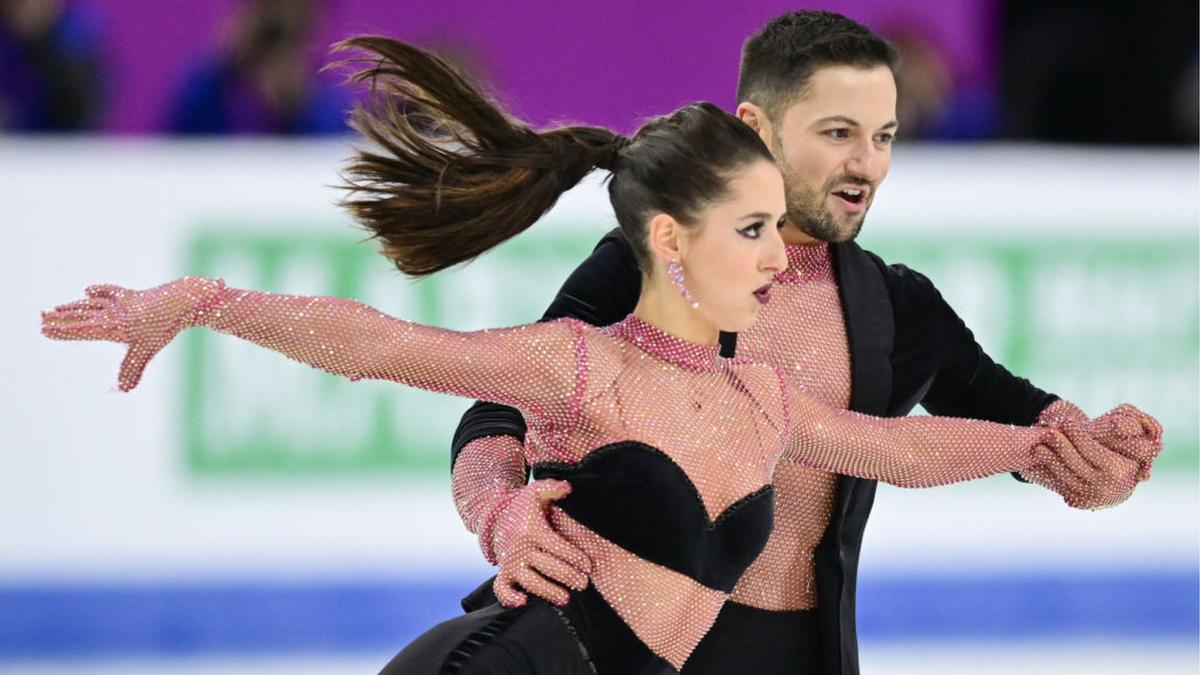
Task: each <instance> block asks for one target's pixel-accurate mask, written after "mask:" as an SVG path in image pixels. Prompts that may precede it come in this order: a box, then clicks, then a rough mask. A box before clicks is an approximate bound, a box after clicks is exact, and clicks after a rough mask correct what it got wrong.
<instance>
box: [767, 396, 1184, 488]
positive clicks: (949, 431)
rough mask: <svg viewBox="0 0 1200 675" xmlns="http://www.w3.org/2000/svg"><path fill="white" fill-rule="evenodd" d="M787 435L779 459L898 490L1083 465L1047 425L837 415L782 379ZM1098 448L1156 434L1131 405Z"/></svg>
mask: <svg viewBox="0 0 1200 675" xmlns="http://www.w3.org/2000/svg"><path fill="white" fill-rule="evenodd" d="M781 381H782V382H783V388H784V395H785V400H786V402H787V410H786V412H785V418H786V419H787V420H788V422H787V424H788V429H789V436H788V441H787V443H786V447H785V449H784V454H783V457H784V459H786V460H789V461H794V462H797V463H799V464H803V465H805V466H810V467H812V468H815V469H821V470H824V471H833V472H835V473H842V474H847V475H851V476H858V477H860V478H872V479H876V480H881V481H884V482H885V483H890V484H892V485H897V486H900V487H914V488H916V487H934V486H937V485H948V484H950V483H957V482H960V481H965V480H972V479H975V478H983V477H984V476H990V475H992V474H998V473H1007V472H1011V471H1023V470H1027V469H1035V468H1038V467H1042V466H1045V465H1046V464H1048V463H1050V462H1056V461H1065V462H1067V463H1077V462H1082V461H1084V460H1083V459H1082V458H1080V457H1079V456H1078V451H1077V450H1075V448H1074V446H1073V445H1072V444H1071V443H1070V442H1066V439H1065V438H1064V437H1063V436H1062V435H1061V434H1060V433H1059V432H1058V431H1056V430H1055V429H1053V428H1049V427H1047V426H1030V427H1025V426H1013V425H1008V424H997V423H994V422H984V421H980V420H969V419H959V418H953V417H924V416H922V417H898V418H879V417H872V416H870V415H863V414H861V413H856V412H851V411H848V410H838V409H836V408H832V407H829V406H827V405H825V404H824V403H822V402H820V401H818V400H816V399H813V398H810V397H808V396H806V395H804V392H803V391H802V390H801V389H800V388H799V387H798V386H796V385H794V384H792V383H791V382H790V381H789V380H788V379H786V378H785V377H782V376H781ZM1103 417H1104V418H1105V420H1104V422H1103V423H1101V424H1098V425H1097V428H1098V429H1101V428H1102V429H1108V430H1110V431H1106V432H1105V434H1107V435H1104V437H1103V438H1102V439H1101V442H1105V443H1107V444H1111V445H1119V444H1120V443H1121V442H1124V441H1123V440H1122V439H1125V438H1126V437H1127V436H1128V437H1130V438H1132V437H1135V436H1136V437H1138V438H1142V437H1144V440H1145V442H1146V443H1150V444H1157V443H1159V442H1160V441H1159V438H1160V435H1159V433H1158V432H1157V430H1155V429H1154V428H1153V427H1152V426H1150V425H1147V424H1144V423H1143V419H1144V418H1146V416H1145V415H1144V413H1141V412H1140V411H1138V410H1137V409H1136V408H1133V406H1123V407H1121V408H1118V409H1115V410H1113V411H1110V412H1109V413H1107V414H1106V415H1105V416H1103Z"/></svg>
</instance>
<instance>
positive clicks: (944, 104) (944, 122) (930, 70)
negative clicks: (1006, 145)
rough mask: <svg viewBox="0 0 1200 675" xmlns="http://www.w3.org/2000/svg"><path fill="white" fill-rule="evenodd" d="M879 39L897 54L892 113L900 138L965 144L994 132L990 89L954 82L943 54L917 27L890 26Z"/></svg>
mask: <svg viewBox="0 0 1200 675" xmlns="http://www.w3.org/2000/svg"><path fill="white" fill-rule="evenodd" d="M884 35H886V36H887V38H888V39H889V40H891V41H892V43H893V44H894V45H896V48H897V49H898V50H900V57H901V61H900V69H899V71H898V72H897V73H896V90H897V96H898V98H897V100H896V115H897V119H898V120H899V122H900V134H901V136H902V137H904V138H921V139H933V140H964V139H978V138H988V137H990V136H993V135H994V134H995V132H996V126H997V125H996V118H997V114H996V108H997V105H996V96H995V94H994V93H993V92H992V90H991V89H990V88H985V87H978V86H969V85H968V84H966V83H964V82H959V81H956V78H955V73H954V69H953V68H952V67H951V66H950V64H949V61H948V59H947V57H946V54H945V51H944V50H943V49H941V48H940V47H939V46H938V44H937V42H936V41H935V40H934V39H933V38H931V37H930V36H929V35H928V34H927V33H925V32H924V31H922V30H921V29H920V28H917V27H913V26H904V27H893V28H892V29H890V30H885V31H884Z"/></svg>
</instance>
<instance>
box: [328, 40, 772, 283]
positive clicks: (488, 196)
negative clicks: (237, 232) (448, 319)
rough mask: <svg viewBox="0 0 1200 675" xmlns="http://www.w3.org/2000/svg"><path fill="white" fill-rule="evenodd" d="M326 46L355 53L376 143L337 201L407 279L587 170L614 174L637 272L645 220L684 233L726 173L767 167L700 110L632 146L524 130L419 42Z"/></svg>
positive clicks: (551, 196)
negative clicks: (666, 219) (659, 217)
mask: <svg viewBox="0 0 1200 675" xmlns="http://www.w3.org/2000/svg"><path fill="white" fill-rule="evenodd" d="M337 48H338V49H356V50H361V51H362V52H365V53H366V55H364V56H362V57H359V58H357V59H353V60H351V61H349V62H348V63H359V64H366V67H364V68H362V69H361V70H359V71H358V72H356V73H355V74H354V75H353V76H352V80H353V81H354V82H366V83H369V84H370V85H371V94H370V96H369V97H368V99H367V102H366V103H364V104H361V105H359V106H358V107H357V108H356V109H355V110H354V112H353V113H352V116H351V121H350V124H351V126H352V127H353V128H354V129H355V130H356V131H358V132H359V133H360V134H362V136H363V137H365V138H366V139H368V140H370V141H371V142H372V143H373V144H374V146H375V147H374V148H359V149H357V150H356V153H355V156H354V157H353V158H352V159H351V160H350V162H349V163H348V165H347V166H346V169H345V172H344V178H345V180H346V183H347V185H346V188H347V189H348V190H349V196H348V197H347V198H346V199H345V200H344V202H343V204H344V205H345V206H346V207H347V208H348V209H349V210H350V212H351V213H352V214H353V215H354V217H355V218H356V220H357V221H358V222H359V223H361V224H362V225H363V227H365V228H366V229H367V230H368V231H369V232H371V234H372V236H373V237H374V238H376V239H378V240H380V242H381V243H382V246H383V254H384V255H386V256H387V257H388V258H390V259H391V260H392V261H393V262H394V263H395V264H396V267H397V268H399V269H400V270H401V271H402V272H405V273H406V274H410V275H414V276H421V275H427V274H432V273H434V272H437V271H439V270H442V269H445V268H447V267H450V266H452V265H455V264H458V263H461V262H465V261H468V260H471V259H473V258H475V257H476V256H478V255H479V254H481V253H483V252H485V251H487V250H489V249H491V248H493V247H495V246H497V245H498V244H500V243H501V242H503V241H505V240H507V239H509V238H511V237H513V236H515V235H516V234H518V233H520V232H522V231H523V230H525V229H526V228H527V227H529V226H530V225H532V224H533V223H534V222H536V221H537V220H538V219H539V218H541V217H542V216H543V215H545V213H546V212H547V211H549V210H550V208H551V207H553V206H554V204H555V202H556V201H557V200H558V198H559V196H561V195H562V193H564V192H566V191H567V190H569V189H571V188H572V187H574V186H575V185H576V184H578V183H579V181H581V180H582V179H583V177H584V176H586V175H587V174H588V173H590V172H591V171H592V170H593V169H596V168H602V169H607V170H609V171H611V172H612V177H611V180H610V181H609V185H608V189H609V196H610V198H611V200H612V202H613V209H614V211H615V212H616V216H617V221H618V223H620V225H621V229H622V230H623V231H624V232H625V235H626V237H627V238H628V239H629V241H630V243H631V244H632V245H633V249H634V251H635V253H636V254H637V256H638V259H639V263H641V264H642V267H643V270H648V269H650V268H649V266H648V263H649V254H648V251H647V250H646V243H645V222H646V221H647V220H648V219H649V217H651V216H652V215H653V214H654V213H659V212H661V213H668V214H670V215H672V216H673V217H675V218H676V219H677V220H679V221H680V222H683V223H684V224H689V223H691V222H692V221H693V220H694V219H695V217H696V216H698V214H699V210H700V209H701V208H702V207H703V206H704V205H705V204H707V203H709V202H711V201H714V200H717V199H720V198H721V197H722V196H724V195H725V194H726V192H727V190H728V173H729V172H730V171H732V170H733V169H736V168H737V167H739V166H741V165H743V164H745V163H748V162H750V161H752V160H755V159H766V160H768V161H771V154H770V152H769V151H768V150H767V148H766V146H765V145H763V143H762V141H761V140H760V139H759V138H758V136H757V135H756V134H755V133H754V132H753V131H752V130H751V129H750V128H749V127H748V126H746V125H744V124H742V123H741V122H740V121H738V120H737V119H736V118H734V117H733V116H731V115H729V114H728V113H726V112H724V111H722V110H720V109H719V108H717V107H716V106H714V105H712V104H710V103H694V104H691V105H689V106H685V107H684V108H681V109H679V110H677V111H675V112H674V113H672V114H670V115H667V116H665V117H659V118H655V119H653V120H651V121H649V122H647V123H646V124H645V125H643V126H642V128H641V129H639V130H638V132H637V133H636V134H635V135H634V136H633V137H632V138H631V139H627V138H624V137H622V136H620V135H618V134H615V133H613V132H612V131H609V130H608V129H603V128H600V127H589V126H567V127H560V128H555V129H549V130H545V131H534V130H533V129H531V128H530V127H529V126H528V125H526V124H524V123H523V122H521V121H519V120H516V119H513V118H512V117H510V116H508V115H506V114H505V113H504V112H503V111H502V110H501V109H500V107H499V106H498V105H497V104H496V103H494V102H493V101H491V100H489V99H488V98H487V97H486V96H485V95H483V94H482V93H481V92H480V91H479V90H478V88H477V87H475V86H474V85H473V84H472V83H470V82H468V81H467V80H466V79H465V78H464V77H462V76H461V75H459V74H458V73H457V72H455V70H454V69H453V68H451V67H450V66H448V65H447V64H446V63H444V62H443V61H441V60H440V59H439V58H437V57H436V56H434V55H432V54H430V53H428V52H426V51H423V50H421V49H419V48H417V47H413V46H412V45H408V44H405V43H403V42H399V41H396V40H391V39H388V38H382V37H357V38H353V39H350V40H346V41H344V42H342V43H339V44H338V45H337ZM343 63H347V62H343Z"/></svg>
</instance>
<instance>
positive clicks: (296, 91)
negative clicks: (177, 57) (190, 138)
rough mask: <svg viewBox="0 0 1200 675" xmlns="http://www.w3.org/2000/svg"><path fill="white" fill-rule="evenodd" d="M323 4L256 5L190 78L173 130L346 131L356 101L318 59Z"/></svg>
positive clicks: (289, 0)
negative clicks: (316, 37) (314, 42)
mask: <svg viewBox="0 0 1200 675" xmlns="http://www.w3.org/2000/svg"><path fill="white" fill-rule="evenodd" d="M319 2H320V0H250V2H248V3H247V4H246V5H245V6H244V7H243V11H242V13H241V14H240V15H239V16H238V17H236V20H235V21H234V23H233V25H232V29H231V30H230V31H229V32H228V34H227V36H226V39H225V40H224V44H223V45H222V46H221V48H219V49H218V50H217V52H216V53H215V54H212V55H210V56H209V57H207V58H205V59H203V60H202V61H201V63H200V64H199V65H198V66H196V67H195V68H194V69H193V70H192V71H191V72H190V73H189V74H188V76H187V78H186V80H185V81H184V83H183V86H182V87H181V89H180V90H179V92H178V93H177V96H176V97H175V99H174V102H173V104H172V110H171V112H170V119H169V121H168V126H169V129H170V131H172V132H175V133H179V134H280V135H320V134H336V133H342V132H344V131H346V125H345V121H344V118H345V112H346V109H347V108H348V107H349V104H348V100H347V98H346V96H345V95H343V94H342V93H341V92H340V91H339V90H338V89H337V88H336V87H334V86H331V85H330V84H328V83H327V82H326V81H325V80H323V79H322V78H321V77H320V76H319V75H318V70H319V69H320V67H321V64H320V63H317V62H316V61H315V60H314V59H312V58H311V51H310V49H309V47H310V43H311V37H312V29H313V26H314V23H315V21H316V13H317V10H318V9H319V7H318V4H319Z"/></svg>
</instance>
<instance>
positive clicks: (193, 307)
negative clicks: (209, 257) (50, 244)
mask: <svg viewBox="0 0 1200 675" xmlns="http://www.w3.org/2000/svg"><path fill="white" fill-rule="evenodd" d="M223 288H224V284H223V283H222V282H221V281H219V280H212V279H204V278H201V277H184V278H182V279H177V280H175V281H171V282H168V283H165V284H163V285H161V286H157V287H155V288H151V289H147V290H144V291H135V290H131V289H128V288H122V287H121V286H114V285H111V284H99V285H95V286H88V287H87V289H86V291H85V293H86V294H87V297H86V298H84V299H83V300H77V301H75V302H70V303H67V304H65V305H59V306H58V307H55V308H54V309H53V310H49V311H46V312H42V334H43V335H45V336H46V337H49V338H52V339H55V340H105V341H109V342H119V343H121V344H125V345H128V347H129V350H128V351H127V352H126V354H125V359H124V360H123V361H122V362H121V371H120V374H119V375H118V378H117V383H118V384H117V386H118V387H119V388H120V390H121V391H129V390H131V389H133V388H134V387H136V386H137V384H138V381H139V380H141V378H142V371H144V370H145V368H146V364H148V363H149V362H150V359H152V358H154V356H155V354H158V352H160V351H162V348H163V347H165V346H167V344H168V343H170V342H171V340H172V339H174V338H175V336H176V335H178V334H179V332H180V331H182V330H183V329H184V328H187V327H188V326H190V325H192V324H193V323H194V322H195V319H196V317H197V316H198V314H199V313H200V312H201V311H202V310H203V309H205V308H206V307H208V306H209V305H211V304H212V303H213V302H215V301H216V300H217V299H218V298H219V296H220V293H221V291H222V289H223Z"/></svg>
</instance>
